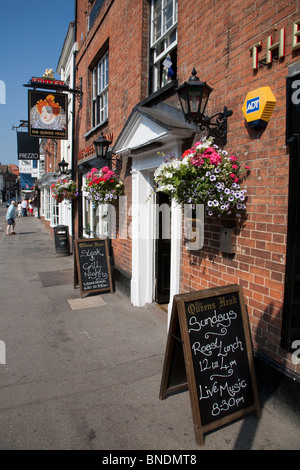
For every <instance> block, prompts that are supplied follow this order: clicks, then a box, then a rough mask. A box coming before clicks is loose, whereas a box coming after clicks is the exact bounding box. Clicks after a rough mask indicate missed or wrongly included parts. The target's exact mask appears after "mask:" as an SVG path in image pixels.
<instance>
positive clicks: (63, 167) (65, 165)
mask: <svg viewBox="0 0 300 470" xmlns="http://www.w3.org/2000/svg"><path fill="white" fill-rule="evenodd" d="M68 166H69V163H68V162H66V161H65V159H64V158H63V159H62V161H61V162H59V164H58V167H59V171H60V173H61V174H62V175H66V174H67V170H68Z"/></svg>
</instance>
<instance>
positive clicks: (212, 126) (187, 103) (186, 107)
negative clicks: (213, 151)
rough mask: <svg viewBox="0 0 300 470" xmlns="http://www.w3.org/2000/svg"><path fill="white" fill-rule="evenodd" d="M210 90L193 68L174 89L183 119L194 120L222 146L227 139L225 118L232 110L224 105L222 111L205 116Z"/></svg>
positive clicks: (211, 89)
mask: <svg viewBox="0 0 300 470" xmlns="http://www.w3.org/2000/svg"><path fill="white" fill-rule="evenodd" d="M212 91H213V88H211V87H210V86H209V85H207V83H206V82H201V81H200V80H199V78H198V77H197V72H196V70H195V68H193V70H192V74H191V76H190V78H189V80H188V81H187V82H184V83H183V85H181V86H179V87H178V88H177V90H176V92H177V95H178V98H179V102H180V105H181V109H182V112H183V115H184V117H185V120H186V121H188V122H194V123H195V124H197V125H198V126H199V127H200V129H201V130H204V129H207V130H208V135H209V136H213V137H215V140H216V143H218V144H219V145H221V146H224V145H225V144H226V141H227V118H228V117H229V116H231V115H232V111H231V110H230V109H227V107H226V106H224V110H223V112H219V113H216V114H214V115H213V116H211V117H209V116H206V115H205V114H204V113H205V109H206V106H207V102H208V99H209V96H210V93H211V92H212Z"/></svg>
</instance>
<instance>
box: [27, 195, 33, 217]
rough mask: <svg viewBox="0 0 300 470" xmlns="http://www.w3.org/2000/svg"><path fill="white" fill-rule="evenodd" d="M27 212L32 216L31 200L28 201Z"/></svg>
mask: <svg viewBox="0 0 300 470" xmlns="http://www.w3.org/2000/svg"><path fill="white" fill-rule="evenodd" d="M28 210H29V215H31V216H32V215H33V204H32V200H31V199H29V201H28Z"/></svg>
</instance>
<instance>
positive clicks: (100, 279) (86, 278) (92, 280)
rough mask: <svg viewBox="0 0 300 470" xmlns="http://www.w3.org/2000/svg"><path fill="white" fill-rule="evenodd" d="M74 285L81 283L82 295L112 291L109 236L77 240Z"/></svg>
mask: <svg viewBox="0 0 300 470" xmlns="http://www.w3.org/2000/svg"><path fill="white" fill-rule="evenodd" d="M74 247H75V250H74V254H75V260H74V270H75V271H74V287H76V286H77V284H79V286H80V293H81V297H84V296H86V295H88V294H89V293H91V292H102V291H108V290H109V291H110V292H112V279H111V271H110V261H109V254H108V246H107V238H105V239H100V238H86V239H78V240H75V245H74Z"/></svg>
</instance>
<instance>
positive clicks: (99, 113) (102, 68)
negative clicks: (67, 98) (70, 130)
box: [92, 52, 108, 127]
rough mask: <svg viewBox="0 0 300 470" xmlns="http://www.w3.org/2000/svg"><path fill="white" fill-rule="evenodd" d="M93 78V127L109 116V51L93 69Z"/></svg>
mask: <svg viewBox="0 0 300 470" xmlns="http://www.w3.org/2000/svg"><path fill="white" fill-rule="evenodd" d="M92 80H93V84H92V85H93V91H92V97H93V122H92V125H93V127H95V126H98V125H99V124H102V123H103V122H105V121H106V120H107V118H108V52H106V54H104V56H103V57H102V58H101V60H99V62H98V63H97V64H96V66H95V67H94V68H93V71H92Z"/></svg>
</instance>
